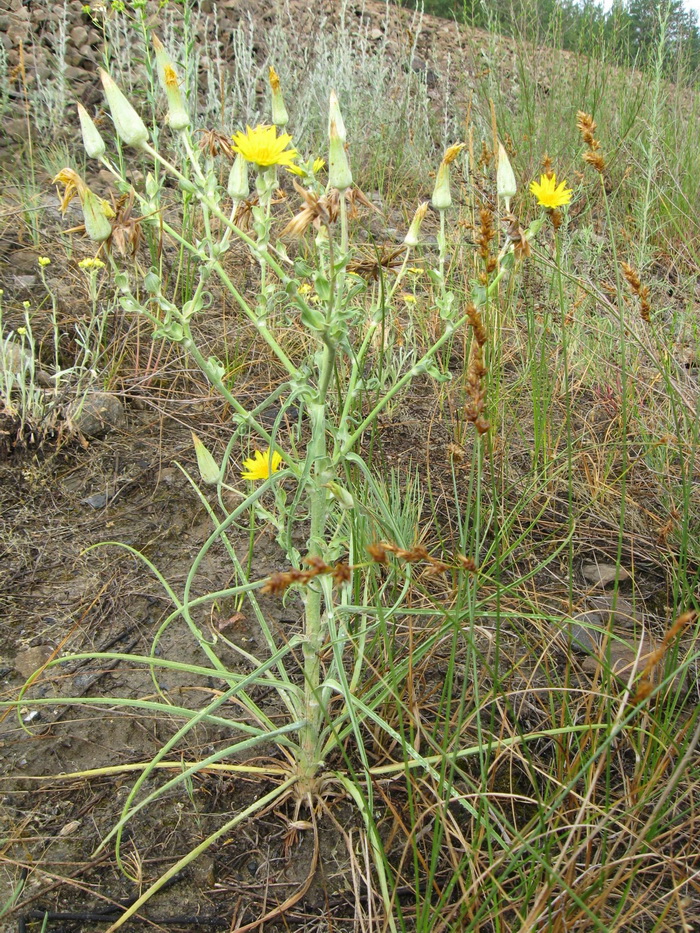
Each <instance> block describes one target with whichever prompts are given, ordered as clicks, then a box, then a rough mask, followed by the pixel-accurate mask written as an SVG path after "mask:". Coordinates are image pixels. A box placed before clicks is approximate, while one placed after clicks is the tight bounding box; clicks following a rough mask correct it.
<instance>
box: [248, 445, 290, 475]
mask: <svg viewBox="0 0 700 933" xmlns="http://www.w3.org/2000/svg"><path fill="white" fill-rule="evenodd" d="M281 464H282V454H279V453H277V451H276V450H275V451H271V450H270V448H269V447H268V448H267V450H265V451H264V452H263V453H261V452H260V451H259V450H256V451H255V453H254V454H253V456H252V457H251V458H250V459H249V460H244V461H243V472H242V473H241V477H242V478H243V479H253V480H255V479H268V477H270V476H272V474H273V473H276V472H277V471H278V470H279V468H280V465H281Z"/></svg>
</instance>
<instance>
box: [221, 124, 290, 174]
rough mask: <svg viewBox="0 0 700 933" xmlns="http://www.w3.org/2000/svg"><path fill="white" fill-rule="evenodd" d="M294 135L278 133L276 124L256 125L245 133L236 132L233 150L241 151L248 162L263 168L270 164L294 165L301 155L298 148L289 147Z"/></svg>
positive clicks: (247, 128)
mask: <svg viewBox="0 0 700 933" xmlns="http://www.w3.org/2000/svg"><path fill="white" fill-rule="evenodd" d="M291 141H292V137H291V136H290V135H289V133H280V135H279V136H278V135H277V128H276V127H274V126H256V127H255V129H254V130H252V129H251V128H250V127H249V126H248V127H246V131H245V133H236V134H235V136H234V137H233V147H232V148H233V151H234V152H240V154H241V155H242V156H243V158H244V159H245V160H246V162H253V163H254V164H255V165H259V166H260V167H261V168H267V167H268V166H269V165H286V166H288V167H289V166H292V165H293V164H294V160H295V159H297V158H298V157H299V153H298V152H297V151H296V149H287V146H288V145H289V144H290V143H291Z"/></svg>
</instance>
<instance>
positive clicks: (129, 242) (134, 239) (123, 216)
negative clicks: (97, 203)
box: [108, 189, 146, 257]
mask: <svg viewBox="0 0 700 933" xmlns="http://www.w3.org/2000/svg"><path fill="white" fill-rule="evenodd" d="M113 207H114V219H113V220H112V235H111V236H110V238H109V240H108V243H109V245H110V246H114V247H116V249H117V251H118V252H119V253H120V254H121V255H122V256H127V255H129V256H132V257H133V256H135V255H136V252H137V251H138V248H139V246H140V245H141V241H142V240H143V231H142V230H141V224H142V222H143V221H144V220H145V219H146V218H145V217H134V216H133V208H134V192H133V189H132V190H131V191H130V192H129V193H128V194H123V195H122V196H121V197H120V198H118V199H117V200H116V201H114V199H113Z"/></svg>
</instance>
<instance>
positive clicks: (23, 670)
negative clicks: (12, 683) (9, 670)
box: [13, 645, 54, 680]
mask: <svg viewBox="0 0 700 933" xmlns="http://www.w3.org/2000/svg"><path fill="white" fill-rule="evenodd" d="M53 651H54V649H53V648H52V647H51V646H50V645H37V647H36V648H25V649H24V650H23V651H18V652H17V656H16V657H15V660H14V663H13V667H14V669H15V670H16V671H17V673H18V674H20V675H21V676H22V677H24V678H25V680H26V679H27V678H29V677H31V676H32V674H34V673H36V671H38V670H39V668H40V667H43V666H44V664H46V662H47V661H48V660H49V658H50V657H51V655H52V654H53Z"/></svg>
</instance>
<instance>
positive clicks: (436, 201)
mask: <svg viewBox="0 0 700 933" xmlns="http://www.w3.org/2000/svg"><path fill="white" fill-rule="evenodd" d="M431 201H432V203H433V207H434V208H435V210H436V211H446V210H447V208H448V207H450V206H451V204H452V192H451V191H450V164H449V162H445V161H444V160H443V161H442V162H441V163H440V167H439V168H438V170H437V178H436V179H435V188H434V189H433V196H432V198H431Z"/></svg>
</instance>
